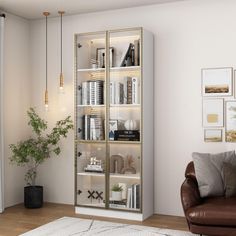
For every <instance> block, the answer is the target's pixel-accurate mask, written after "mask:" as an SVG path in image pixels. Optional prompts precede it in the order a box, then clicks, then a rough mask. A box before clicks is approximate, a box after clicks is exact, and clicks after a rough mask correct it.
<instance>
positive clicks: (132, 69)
mask: <svg viewBox="0 0 236 236" xmlns="http://www.w3.org/2000/svg"><path fill="white" fill-rule="evenodd" d="M140 69H141V67H140V66H121V67H111V68H110V72H113V71H137V70H140Z"/></svg>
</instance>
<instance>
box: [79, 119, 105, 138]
mask: <svg viewBox="0 0 236 236" xmlns="http://www.w3.org/2000/svg"><path fill="white" fill-rule="evenodd" d="M82 123H83V129H82V130H83V139H84V140H103V139H104V126H103V123H104V122H103V119H102V117H101V116H98V115H84V116H83V122H82Z"/></svg>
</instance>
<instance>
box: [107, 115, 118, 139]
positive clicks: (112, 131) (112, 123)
mask: <svg viewBox="0 0 236 236" xmlns="http://www.w3.org/2000/svg"><path fill="white" fill-rule="evenodd" d="M115 130H118V120H109V140H111V141H113V140H114V138H115Z"/></svg>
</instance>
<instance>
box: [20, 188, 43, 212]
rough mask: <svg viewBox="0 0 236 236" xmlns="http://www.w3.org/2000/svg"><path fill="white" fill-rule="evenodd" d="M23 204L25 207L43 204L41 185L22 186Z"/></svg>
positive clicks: (36, 206)
mask: <svg viewBox="0 0 236 236" xmlns="http://www.w3.org/2000/svg"><path fill="white" fill-rule="evenodd" d="M24 205H25V207H26V208H40V207H42V206H43V186H27V187H24Z"/></svg>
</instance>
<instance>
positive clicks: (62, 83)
mask: <svg viewBox="0 0 236 236" xmlns="http://www.w3.org/2000/svg"><path fill="white" fill-rule="evenodd" d="M58 13H59V14H60V16H61V72H60V83H59V92H60V93H64V92H65V91H64V75H63V72H62V15H63V14H65V12H64V11H58Z"/></svg>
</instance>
